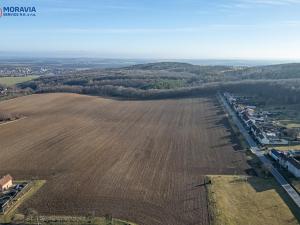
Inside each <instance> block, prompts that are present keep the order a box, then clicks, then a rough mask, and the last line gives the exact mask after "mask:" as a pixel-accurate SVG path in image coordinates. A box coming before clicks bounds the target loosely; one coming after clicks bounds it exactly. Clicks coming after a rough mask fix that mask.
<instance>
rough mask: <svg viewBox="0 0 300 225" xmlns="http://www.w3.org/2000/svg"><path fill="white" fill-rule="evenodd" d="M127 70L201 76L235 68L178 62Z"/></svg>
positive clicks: (140, 65) (144, 65)
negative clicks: (171, 72) (184, 73)
mask: <svg viewBox="0 0 300 225" xmlns="http://www.w3.org/2000/svg"><path fill="white" fill-rule="evenodd" d="M124 69H127V70H155V71H157V70H160V71H162V70H164V71H173V72H188V73H193V74H198V75H199V74H203V73H206V74H207V73H211V74H213V73H214V74H215V73H223V72H226V71H232V70H235V69H236V67H233V66H200V65H193V64H189V63H180V62H159V63H147V64H139V65H133V66H129V67H126V68H124Z"/></svg>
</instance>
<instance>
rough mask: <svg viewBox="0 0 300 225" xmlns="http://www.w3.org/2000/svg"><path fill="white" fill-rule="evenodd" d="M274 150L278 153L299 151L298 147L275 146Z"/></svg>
mask: <svg viewBox="0 0 300 225" xmlns="http://www.w3.org/2000/svg"><path fill="white" fill-rule="evenodd" d="M274 148H275V149H277V150H280V151H288V150H300V145H289V146H278V147H277V146H276V147H274Z"/></svg>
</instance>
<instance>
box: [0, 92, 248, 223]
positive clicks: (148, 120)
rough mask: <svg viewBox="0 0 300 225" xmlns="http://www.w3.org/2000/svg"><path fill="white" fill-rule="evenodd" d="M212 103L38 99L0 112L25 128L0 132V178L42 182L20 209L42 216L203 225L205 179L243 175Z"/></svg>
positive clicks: (10, 127)
mask: <svg viewBox="0 0 300 225" xmlns="http://www.w3.org/2000/svg"><path fill="white" fill-rule="evenodd" d="M215 101H216V100H215V99H213V98H194V99H182V100H160V101H115V100H108V99H102V98H98V97H90V96H81V95H75V94H45V95H33V96H27V97H22V98H17V99H14V100H10V101H6V102H1V103H0V110H4V111H9V112H17V113H21V114H23V115H25V116H26V117H27V118H26V119H23V120H20V121H18V122H15V123H11V124H7V125H4V126H1V127H0V155H1V157H0V175H1V174H5V173H8V172H9V173H10V174H12V175H13V176H14V177H16V178H18V179H28V178H38V179H47V180H48V182H47V184H46V185H45V186H44V187H43V188H42V189H41V190H40V191H39V192H38V193H37V194H36V195H35V196H34V197H33V198H32V199H31V200H30V201H28V202H27V203H26V204H25V205H24V206H23V208H25V207H31V208H35V209H37V210H38V211H39V212H40V213H42V214H68V215H69V214H78V213H80V214H82V215H86V214H87V213H90V212H95V213H96V214H97V215H104V214H106V213H112V215H113V216H114V217H118V218H122V219H128V220H130V221H133V222H136V223H139V224H140V225H199V224H205V225H206V224H208V213H207V202H206V193H205V189H204V187H203V186H201V185H200V186H199V184H201V183H202V182H203V175H205V174H234V173H244V170H245V169H246V168H248V167H247V165H246V163H245V159H244V156H243V154H242V153H239V152H238V151H237V150H238V146H237V145H236V142H235V141H234V139H232V136H231V133H230V131H229V129H228V124H227V120H226V119H225V117H224V115H223V113H222V111H220V108H219V106H218V104H216V102H215Z"/></svg>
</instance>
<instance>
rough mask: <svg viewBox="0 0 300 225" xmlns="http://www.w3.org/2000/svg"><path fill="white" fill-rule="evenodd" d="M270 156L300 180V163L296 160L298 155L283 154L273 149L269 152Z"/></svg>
mask: <svg viewBox="0 0 300 225" xmlns="http://www.w3.org/2000/svg"><path fill="white" fill-rule="evenodd" d="M269 155H270V156H271V157H272V158H273V159H274V160H275V161H276V162H277V163H279V164H280V165H281V166H282V167H283V168H285V169H287V170H288V171H289V172H290V173H291V174H293V175H294V176H295V177H297V178H300V162H299V161H298V160H297V159H296V158H295V156H296V154H290V153H289V152H285V153H283V152H280V151H277V150H275V149H272V150H271V151H269Z"/></svg>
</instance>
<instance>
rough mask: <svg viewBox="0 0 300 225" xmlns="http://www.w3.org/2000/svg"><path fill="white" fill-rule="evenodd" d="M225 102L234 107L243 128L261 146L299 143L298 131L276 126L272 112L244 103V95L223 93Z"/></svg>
mask: <svg viewBox="0 0 300 225" xmlns="http://www.w3.org/2000/svg"><path fill="white" fill-rule="evenodd" d="M224 97H225V99H226V100H227V102H228V103H229V104H230V105H231V107H232V108H233V109H234V111H235V112H236V114H237V115H238V117H239V118H240V120H241V121H242V123H243V124H244V126H245V128H246V129H247V130H248V131H249V133H250V134H251V135H252V136H253V137H254V139H255V140H256V141H257V142H258V143H259V144H260V145H262V146H277V145H288V144H300V131H299V130H295V131H294V132H288V131H287V129H285V128H284V127H282V126H278V121H276V120H275V119H274V118H273V116H274V115H275V113H274V112H268V111H262V110H260V109H258V108H257V107H256V106H255V105H248V104H245V101H244V97H242V96H234V95H233V94H231V93H228V92H226V93H224Z"/></svg>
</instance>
